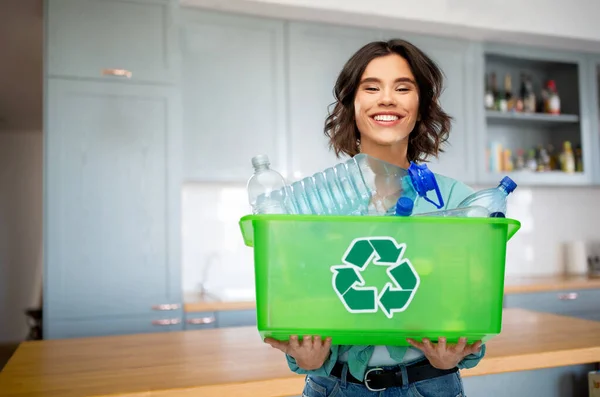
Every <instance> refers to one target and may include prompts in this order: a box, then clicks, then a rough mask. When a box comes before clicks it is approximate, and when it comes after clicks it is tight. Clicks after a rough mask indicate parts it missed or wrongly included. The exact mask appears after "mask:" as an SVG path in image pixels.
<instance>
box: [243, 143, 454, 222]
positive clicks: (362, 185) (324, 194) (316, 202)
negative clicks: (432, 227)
mask: <svg viewBox="0 0 600 397" xmlns="http://www.w3.org/2000/svg"><path fill="white" fill-rule="evenodd" d="M254 159H256V157H255V158H254ZM254 159H253V164H254V162H255V160H254ZM255 168H256V167H255ZM279 189H280V192H279V195H277V196H275V197H274V198H273V199H277V200H279V203H280V204H279V205H280V206H283V211H282V212H281V213H287V214H316V215H394V214H395V206H396V202H397V201H398V199H399V198H400V197H402V196H405V197H408V198H410V199H412V200H413V201H414V200H416V199H417V198H419V197H422V198H423V199H425V200H427V201H429V202H431V203H433V204H434V205H435V206H436V207H437V208H442V207H443V205H444V202H443V198H442V196H441V193H440V190H439V187H438V185H437V181H436V180H435V175H434V174H433V173H432V172H431V171H430V170H429V169H428V168H427V166H426V165H425V164H423V165H416V164H414V163H413V164H411V165H410V167H409V168H408V169H405V168H402V167H398V166H396V165H393V164H390V163H387V162H385V161H382V160H379V159H376V158H374V157H371V156H369V155H366V154H364V153H360V154H358V155H356V156H354V157H352V158H351V159H349V160H347V161H345V162H343V163H339V164H337V165H335V166H334V167H330V168H327V169H325V170H323V171H321V172H317V173H315V174H314V175H312V176H308V177H306V178H303V179H302V180H299V181H297V182H294V183H293V184H291V185H286V186H282V187H280V188H279ZM430 191H435V193H436V194H437V202H434V201H433V200H431V199H430V198H429V197H427V193H428V192H430ZM273 196H274V194H273V192H269V197H273ZM257 200H258V201H261V200H262V199H260V198H258V199H257ZM251 203H252V201H251ZM257 213H266V212H257ZM269 213H275V212H269Z"/></svg>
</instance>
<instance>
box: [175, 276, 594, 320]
mask: <svg viewBox="0 0 600 397" xmlns="http://www.w3.org/2000/svg"><path fill="white" fill-rule="evenodd" d="M593 288H600V278H588V277H585V276H560V275H557V276H539V277H507V278H506V280H505V282H504V292H505V293H506V294H518V293H532V292H546V291H561V290H576V289H593ZM184 301H185V303H184V311H185V312H188V313H192V312H213V311H221V310H250V309H255V308H256V302H254V301H230V300H226V301H219V300H216V299H204V298H201V297H200V296H198V295H195V294H186V296H185V298H184Z"/></svg>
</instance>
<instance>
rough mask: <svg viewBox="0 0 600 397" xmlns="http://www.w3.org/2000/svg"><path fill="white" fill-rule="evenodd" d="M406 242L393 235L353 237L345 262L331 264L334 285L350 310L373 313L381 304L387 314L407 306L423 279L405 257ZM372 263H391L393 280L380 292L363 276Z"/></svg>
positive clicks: (343, 258) (390, 274)
mask: <svg viewBox="0 0 600 397" xmlns="http://www.w3.org/2000/svg"><path fill="white" fill-rule="evenodd" d="M405 250H406V244H398V243H397V242H396V240H395V239H393V238H391V237H364V238H357V239H355V240H353V241H352V242H351V243H350V244H349V245H348V248H347V250H346V252H345V253H344V255H343V256H342V262H343V265H335V266H332V267H331V271H332V272H333V278H332V286H333V290H334V291H335V293H336V294H337V295H338V297H339V298H340V300H341V302H342V303H343V305H344V307H345V308H346V310H347V311H348V312H350V313H374V312H377V310H378V307H379V308H381V311H382V312H383V313H384V314H385V315H386V317H388V318H392V317H393V315H394V313H397V312H402V311H404V310H406V308H408V306H409V305H410V302H411V301H412V299H413V297H414V295H415V292H416V291H417V289H418V287H419V283H420V279H419V275H418V274H417V272H416V271H415V269H414V268H413V266H412V264H411V263H410V261H409V260H408V259H406V258H404V257H403V255H404V252H405ZM370 263H373V264H374V265H378V266H388V269H387V270H386V273H387V275H388V277H389V279H390V282H388V283H386V285H385V286H384V288H383V290H382V291H381V292H380V293H378V291H377V288H376V287H369V286H365V280H364V279H363V277H362V276H361V272H362V271H364V270H365V269H366V268H367V266H369V264H370Z"/></svg>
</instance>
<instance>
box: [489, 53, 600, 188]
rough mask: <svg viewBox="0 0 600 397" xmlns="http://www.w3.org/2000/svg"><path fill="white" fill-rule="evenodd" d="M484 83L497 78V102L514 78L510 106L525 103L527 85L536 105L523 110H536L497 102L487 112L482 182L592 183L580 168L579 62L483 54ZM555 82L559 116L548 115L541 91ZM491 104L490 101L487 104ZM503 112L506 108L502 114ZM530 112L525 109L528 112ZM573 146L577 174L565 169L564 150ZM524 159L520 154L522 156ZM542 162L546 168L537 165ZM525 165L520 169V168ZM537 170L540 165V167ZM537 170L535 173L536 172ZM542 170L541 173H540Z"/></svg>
mask: <svg viewBox="0 0 600 397" xmlns="http://www.w3.org/2000/svg"><path fill="white" fill-rule="evenodd" d="M484 56H485V57H484V65H485V67H484V70H485V79H486V82H488V81H489V80H490V76H491V75H492V74H495V79H496V85H495V87H492V88H495V91H496V92H497V96H496V98H502V99H503V98H505V96H504V91H505V89H504V88H505V78H506V76H510V80H511V87H510V88H511V93H512V97H513V99H512V100H511V101H510V103H513V104H516V103H517V101H516V100H515V98H517V99H521V89H522V86H523V88H525V84H524V83H525V82H528V84H529V85H530V87H531V91H532V92H533V95H534V96H535V100H534V101H527V97H525V98H524V100H523V101H519V102H518V104H519V106H521V107H523V106H526V105H525V104H526V103H527V104H531V103H535V106H534V109H519V108H518V106H516V105H515V108H514V109H510V106H508V109H507V108H506V106H505V104H500V103H499V102H498V101H495V102H494V105H495V106H494V109H488V108H485V104H482V106H483V107H484V108H485V113H484V114H485V126H486V140H485V142H486V145H487V146H486V148H485V149H486V150H487V153H486V157H485V158H486V160H487V161H486V162H485V164H484V165H485V167H486V168H485V172H484V173H483V176H482V177H481V178H480V179H481V180H482V182H484V183H489V184H496V183H498V182H499V181H500V179H502V177H503V176H504V175H509V176H511V177H512V178H514V180H515V181H516V182H517V183H518V184H520V185H535V186H561V185H562V186H573V185H586V184H587V183H589V177H590V174H589V172H586V171H587V170H585V169H583V167H582V164H583V161H581V160H580V159H581V158H582V153H583V152H584V151H583V150H582V144H583V142H584V139H582V125H583V124H584V123H582V122H581V117H582V115H581V106H580V101H581V98H580V91H579V87H580V84H579V83H580V79H581V75H580V74H581V70H580V69H581V68H580V64H579V60H578V59H576V58H574V59H572V60H570V59H569V58H565V57H560V56H557V57H556V59H554V58H553V57H552V56H546V57H541V56H536V54H533V55H529V54H527V53H524V52H515V53H514V54H513V53H512V52H510V51H501V52H494V50H493V49H490V50H489V51H486V52H485V54H484ZM549 80H553V81H554V82H555V84H556V88H557V92H558V96H559V98H560V113H559V114H551V113H546V112H545V109H544V103H543V100H542V97H543V95H542V91H543V89H545V88H546V83H547V82H548V81H549ZM488 105H489V103H488ZM500 109H502V110H500ZM526 110H527V111H526ZM566 142H569V143H570V144H571V148H572V151H573V156H574V157H575V161H574V163H575V167H576V169H575V171H576V172H574V173H568V172H564V169H562V168H561V161H562V157H561V152H563V150H564V148H565V146H566V145H565V143H566ZM519 155H520V156H519ZM539 164H542V166H539ZM520 166H522V168H520ZM538 166H539V167H538ZM531 168H535V169H536V170H535V171H534V170H532V169H531ZM542 169H543V170H542Z"/></svg>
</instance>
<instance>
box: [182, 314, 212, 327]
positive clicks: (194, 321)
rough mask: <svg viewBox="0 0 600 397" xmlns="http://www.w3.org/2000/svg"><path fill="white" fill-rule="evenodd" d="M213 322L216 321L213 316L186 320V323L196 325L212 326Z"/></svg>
mask: <svg viewBox="0 0 600 397" xmlns="http://www.w3.org/2000/svg"><path fill="white" fill-rule="evenodd" d="M215 321H217V319H216V318H215V317H214V316H210V317H199V318H190V319H188V320H187V323H188V324H194V325H198V324H212V323H214V322H215Z"/></svg>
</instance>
